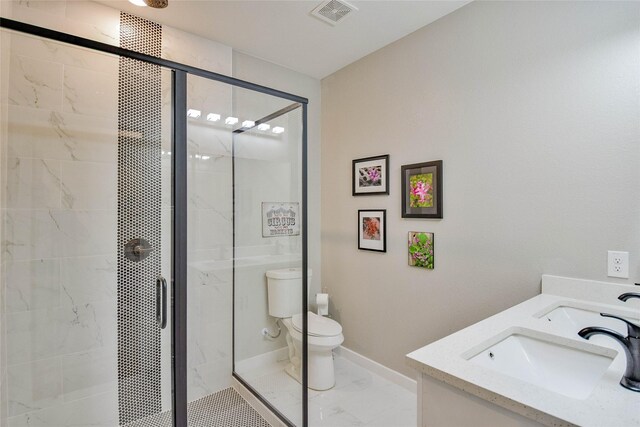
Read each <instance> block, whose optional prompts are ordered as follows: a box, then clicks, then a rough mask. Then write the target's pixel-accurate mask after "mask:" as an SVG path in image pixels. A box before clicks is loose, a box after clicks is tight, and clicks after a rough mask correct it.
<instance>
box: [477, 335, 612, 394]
mask: <svg viewBox="0 0 640 427" xmlns="http://www.w3.org/2000/svg"><path fill="white" fill-rule="evenodd" d="M581 347H582V348H574V347H568V346H565V345H562V344H558V343H555V342H551V341H547V340H545V339H541V338H540V337H533V336H528V335H526V334H525V332H524V330H522V331H521V332H517V333H512V334H510V335H508V336H507V337H506V338H504V339H502V340H501V341H499V342H497V343H496V344H493V345H491V346H489V347H487V348H485V349H484V350H482V351H481V352H479V353H477V354H475V355H473V356H472V357H470V358H469V359H468V360H469V361H470V362H472V363H475V364H477V365H480V366H483V367H485V368H488V369H492V370H494V371H497V372H500V373H502V374H504V375H508V376H510V377H513V378H517V379H519V380H522V381H526V382H528V383H531V384H534V385H536V386H538V387H541V388H544V389H546V390H550V391H553V392H556V393H560V394H563V395H565V396H568V397H571V398H574V399H586V398H587V397H588V396H589V395H590V394H591V392H592V391H593V388H594V387H595V385H596V383H597V382H598V381H599V380H600V378H601V377H602V375H603V374H604V373H605V371H606V370H607V369H608V368H609V365H611V362H612V361H613V358H614V357H615V355H616V354H615V352H614V351H611V350H607V351H605V352H600V353H602V354H598V353H596V352H595V350H592V351H589V350H586V349H585V347H584V346H581Z"/></svg>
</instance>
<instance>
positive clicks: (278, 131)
mask: <svg viewBox="0 0 640 427" xmlns="http://www.w3.org/2000/svg"><path fill="white" fill-rule="evenodd" d="M271 132H273V133H282V132H284V128H283V127H280V126H275V127H274V128H273V129H272V130H271Z"/></svg>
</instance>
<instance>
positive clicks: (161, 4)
mask: <svg viewBox="0 0 640 427" xmlns="http://www.w3.org/2000/svg"><path fill="white" fill-rule="evenodd" d="M129 1H131V0H129ZM143 1H144V2H145V3H146V4H147V6H149V7H153V8H155V9H164V8H165V7H167V6H169V0H143Z"/></svg>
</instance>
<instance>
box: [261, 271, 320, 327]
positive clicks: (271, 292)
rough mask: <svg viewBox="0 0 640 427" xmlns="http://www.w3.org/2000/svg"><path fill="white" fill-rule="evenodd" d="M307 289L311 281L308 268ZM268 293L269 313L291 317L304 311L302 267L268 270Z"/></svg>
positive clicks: (275, 315)
mask: <svg viewBox="0 0 640 427" xmlns="http://www.w3.org/2000/svg"><path fill="white" fill-rule="evenodd" d="M308 271H309V273H308V280H307V290H308V289H309V286H308V285H309V284H310V283H311V269H309V270H308ZM267 295H268V305H269V315H271V316H273V317H279V318H287V317H291V316H293V315H294V314H299V313H301V312H302V269H301V268H283V269H280V270H269V271H267Z"/></svg>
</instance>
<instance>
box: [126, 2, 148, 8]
mask: <svg viewBox="0 0 640 427" xmlns="http://www.w3.org/2000/svg"><path fill="white" fill-rule="evenodd" d="M129 3H131V4H135V5H136V6H140V7H147V4H146V3H145V2H144V0H129Z"/></svg>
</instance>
